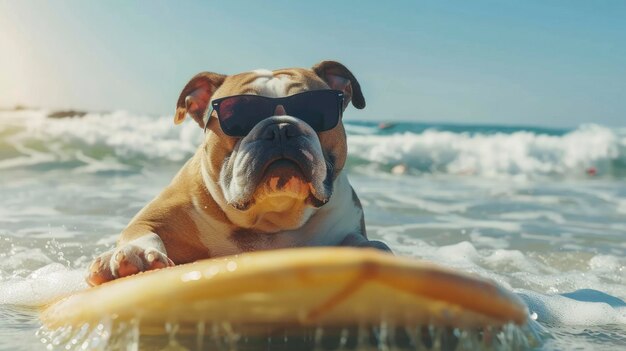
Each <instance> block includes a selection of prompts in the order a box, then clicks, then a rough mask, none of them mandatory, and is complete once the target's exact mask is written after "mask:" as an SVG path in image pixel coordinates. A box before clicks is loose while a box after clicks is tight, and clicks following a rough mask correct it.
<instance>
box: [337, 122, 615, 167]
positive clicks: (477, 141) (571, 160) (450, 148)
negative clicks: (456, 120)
mask: <svg viewBox="0 0 626 351" xmlns="http://www.w3.org/2000/svg"><path fill="white" fill-rule="evenodd" d="M348 145H349V150H350V153H351V155H353V156H358V157H360V158H362V159H365V160H368V161H371V162H376V163H380V164H384V165H396V164H405V165H408V166H409V167H412V168H413V169H415V170H419V171H422V172H439V173H450V174H458V175H478V176H485V177H500V176H521V177H528V176H534V175H555V174H556V175H564V176H584V175H585V174H586V172H587V171H589V170H592V171H595V172H597V173H598V174H606V173H610V172H612V171H613V170H612V167H613V161H614V160H617V159H621V160H626V136H624V135H623V134H618V132H616V131H613V130H611V129H609V128H606V127H603V126H599V125H583V126H581V127H579V128H578V129H576V130H574V131H572V132H570V133H567V134H565V135H563V136H553V135H543V134H535V133H532V132H527V131H518V132H514V133H510V134H508V133H496V134H480V133H478V134H470V133H453V132H448V131H437V130H426V131H424V132H423V133H420V134H415V133H409V132H406V133H403V134H394V135H352V136H350V137H349V138H348Z"/></svg>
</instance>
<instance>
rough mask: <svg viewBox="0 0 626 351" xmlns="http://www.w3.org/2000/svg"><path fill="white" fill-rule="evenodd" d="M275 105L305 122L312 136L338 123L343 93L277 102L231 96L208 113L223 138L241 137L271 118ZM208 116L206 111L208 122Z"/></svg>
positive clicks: (297, 96) (213, 104)
mask: <svg viewBox="0 0 626 351" xmlns="http://www.w3.org/2000/svg"><path fill="white" fill-rule="evenodd" d="M278 105H282V106H283V107H284V108H285V112H286V113H287V114H289V115H290V116H294V117H297V118H299V119H301V120H302V121H304V122H306V123H307V124H308V125H310V126H311V128H313V130H315V131H316V132H324V131H327V130H331V129H333V128H335V126H337V123H339V119H340V118H341V112H342V109H343V92H341V91H339V90H313V91H306V92H304V93H299V94H295V95H291V96H286V97H280V98H270V97H266V96H259V95H233V96H227V97H223V98H220V99H215V100H213V102H211V109H212V110H214V111H215V112H216V113H217V119H218V120H219V121H220V126H221V127H222V131H223V132H224V133H225V134H226V135H229V136H232V137H244V136H246V135H248V133H250V131H251V130H252V128H254V126H255V125H257V124H258V123H259V122H261V121H262V120H264V119H266V118H269V117H272V116H274V115H275V114H274V112H275V111H276V107H277V106H278ZM211 113H212V111H211V110H209V114H208V115H209V118H210V116H211ZM207 125H208V122H207ZM205 130H206V125H205Z"/></svg>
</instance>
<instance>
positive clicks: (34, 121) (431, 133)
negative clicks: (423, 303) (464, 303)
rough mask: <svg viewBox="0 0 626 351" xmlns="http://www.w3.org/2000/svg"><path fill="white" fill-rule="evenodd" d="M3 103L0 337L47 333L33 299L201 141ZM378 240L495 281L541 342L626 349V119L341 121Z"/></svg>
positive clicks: (63, 281) (34, 345)
mask: <svg viewBox="0 0 626 351" xmlns="http://www.w3.org/2000/svg"><path fill="white" fill-rule="evenodd" d="M46 116H47V111H39V110H37V111H29V110H23V111H4V112H2V111H0V350H39V349H42V350H43V349H46V347H50V344H48V345H46V344H44V343H43V342H42V340H41V339H44V338H42V337H41V333H38V329H39V327H40V324H39V322H38V319H37V312H36V309H37V307H38V306H41V305H42V304H45V303H47V302H50V301H53V300H54V299H56V298H58V297H59V296H63V295H65V294H68V293H70V292H72V291H77V290H80V289H84V288H85V287H86V286H85V283H84V281H83V277H84V270H85V268H86V266H87V265H88V263H89V262H90V261H91V260H92V259H93V257H94V256H96V255H97V254H98V253H100V252H102V251H104V250H106V249H108V248H110V247H112V246H113V244H114V241H115V239H116V237H117V235H118V233H119V232H120V230H121V229H123V228H124V226H125V225H126V224H127V223H128V221H129V220H130V218H131V217H132V216H134V215H135V214H136V213H137V211H139V210H140V209H141V208H142V207H143V206H144V205H145V204H146V203H147V202H148V201H149V200H150V199H151V198H152V197H153V196H155V195H156V194H157V193H158V192H159V191H160V190H161V189H162V188H163V187H164V186H165V185H166V184H167V183H169V181H170V180H171V178H172V176H173V175H174V174H175V173H176V171H177V170H178V169H179V168H180V167H181V165H182V164H183V163H184V161H185V160H186V159H187V158H188V157H189V156H190V155H191V154H192V153H193V152H194V151H195V149H196V147H197V146H198V145H199V143H200V141H201V139H202V132H201V130H200V129H199V128H198V127H197V126H195V125H194V124H193V123H185V124H183V125H182V126H174V125H173V123H172V118H171V117H170V116H163V117H156V116H144V115H137V114H131V113H127V112H113V113H100V114H98V113H90V114H87V115H86V116H84V117H82V118H64V119H51V118H48V117H46ZM346 129H347V132H348V145H349V154H350V157H349V160H348V166H347V169H346V171H347V172H349V174H350V179H351V182H352V184H353V186H354V188H355V190H356V192H357V193H358V194H359V197H360V198H361V201H362V203H363V206H364V209H365V218H366V225H367V228H368V233H369V236H370V237H371V238H374V239H380V240H384V241H385V242H387V243H388V244H389V245H390V246H391V247H392V249H393V250H394V251H395V252H396V253H397V254H399V255H406V256H411V257H415V258H420V259H426V260H430V261H433V262H436V263H438V264H441V265H444V266H449V267H453V268H456V269H459V270H463V271H467V272H473V273H477V274H479V275H481V276H484V277H487V278H490V279H493V280H495V281H497V282H498V283H500V284H501V285H503V286H504V287H506V288H508V289H510V290H512V291H514V292H515V293H517V294H518V295H519V296H520V297H522V299H523V300H524V301H525V302H526V303H527V304H528V306H529V310H530V312H531V317H532V321H531V322H530V323H531V324H532V327H533V328H534V330H537V331H538V333H539V334H540V335H541V341H540V343H539V344H538V345H536V348H537V349H540V350H573V349H580V350H587V349H588V350H618V349H626V302H625V300H626V182H625V181H626V129H615V128H607V127H604V126H601V125H593V124H590V125H583V126H579V127H578V128H575V129H572V130H554V129H542V128H526V127H502V126H471V125H468V126H463V125H434V124H416V123H399V124H393V125H389V124H387V125H379V124H378V123H369V122H350V121H348V122H346Z"/></svg>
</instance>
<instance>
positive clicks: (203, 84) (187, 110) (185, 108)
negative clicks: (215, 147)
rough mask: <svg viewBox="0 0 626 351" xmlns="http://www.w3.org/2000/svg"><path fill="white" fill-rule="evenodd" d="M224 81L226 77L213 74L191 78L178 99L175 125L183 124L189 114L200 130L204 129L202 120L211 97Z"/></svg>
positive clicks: (202, 74) (197, 75)
mask: <svg viewBox="0 0 626 351" xmlns="http://www.w3.org/2000/svg"><path fill="white" fill-rule="evenodd" d="M224 79H226V76H225V75H222V74H217V73H212V72H202V73H198V74H196V75H195V76H194V77H193V78H191V80H190V81H189V83H187V85H185V87H184V88H183V91H182V92H181V93H180V96H179V97H178V102H177V103H176V115H175V116H174V123H176V124H180V123H182V122H183V121H184V120H185V116H186V115H187V114H189V115H190V116H191V117H192V118H193V119H194V120H195V121H196V122H197V123H198V125H200V128H204V122H203V120H202V118H203V117H204V114H205V113H206V110H207V106H208V105H209V101H211V96H213V93H215V91H216V90H217V88H219V87H220V85H222V83H224Z"/></svg>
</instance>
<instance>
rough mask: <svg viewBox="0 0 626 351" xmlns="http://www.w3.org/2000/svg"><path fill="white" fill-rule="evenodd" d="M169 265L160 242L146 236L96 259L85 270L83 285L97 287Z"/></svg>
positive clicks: (158, 238)
mask: <svg viewBox="0 0 626 351" xmlns="http://www.w3.org/2000/svg"><path fill="white" fill-rule="evenodd" d="M173 265H174V262H172V260H171V259H169V258H168V257H167V252H166V250H165V245H164V244H163V241H162V240H161V238H160V237H159V236H158V235H156V234H154V233H148V234H145V235H142V236H140V237H138V238H136V239H133V240H130V241H127V242H124V243H121V244H119V245H118V247H116V248H115V249H113V250H110V251H107V252H105V253H103V254H101V255H100V256H98V257H97V258H96V259H95V260H94V261H93V263H92V264H91V266H90V267H89V273H88V276H87V282H88V283H89V284H90V285H100V284H102V283H105V282H108V281H110V280H113V279H117V278H122V277H126V276H129V275H133V274H136V273H139V272H143V271H149V270H153V269H158V268H164V267H169V266H173Z"/></svg>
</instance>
